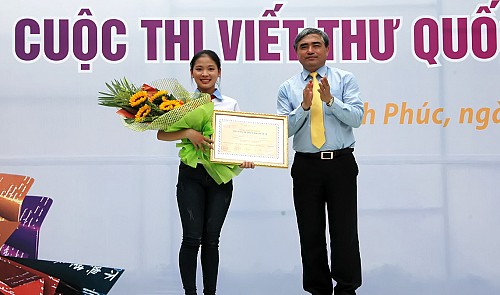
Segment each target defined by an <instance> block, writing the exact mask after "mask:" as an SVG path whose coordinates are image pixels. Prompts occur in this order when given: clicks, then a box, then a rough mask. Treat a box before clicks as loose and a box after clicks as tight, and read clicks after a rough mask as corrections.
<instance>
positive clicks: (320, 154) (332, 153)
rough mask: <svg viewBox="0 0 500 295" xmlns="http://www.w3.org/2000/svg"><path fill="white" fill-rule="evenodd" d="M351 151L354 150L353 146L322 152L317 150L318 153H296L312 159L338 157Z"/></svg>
mask: <svg viewBox="0 0 500 295" xmlns="http://www.w3.org/2000/svg"><path fill="white" fill-rule="evenodd" d="M353 151H354V148H344V149H340V150H334V151H322V152H318V153H301V152H296V154H297V155H299V156H302V157H306V158H312V159H320V160H333V159H335V158H337V157H340V156H342V155H347V154H352V152H353Z"/></svg>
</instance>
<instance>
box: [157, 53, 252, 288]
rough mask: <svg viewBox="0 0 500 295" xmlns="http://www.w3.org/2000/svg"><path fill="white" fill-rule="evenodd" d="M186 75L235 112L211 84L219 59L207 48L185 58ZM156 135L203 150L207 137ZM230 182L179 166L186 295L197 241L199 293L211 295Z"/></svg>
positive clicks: (193, 132) (192, 132)
mask: <svg viewBox="0 0 500 295" xmlns="http://www.w3.org/2000/svg"><path fill="white" fill-rule="evenodd" d="M190 71H191V77H192V78H193V79H194V81H195V83H196V86H197V91H200V92H202V93H209V94H211V95H212V101H213V103H214V108H215V109H218V110H229V111H239V106H238V102H237V101H236V100H235V99H233V98H230V97H228V96H224V95H222V94H221V93H220V91H219V89H217V88H216V82H217V81H218V79H219V78H220V75H221V62H220V59H219V57H218V56H217V54H216V53H215V52H213V51H211V50H202V51H200V52H198V53H196V54H195V55H194V56H193V58H192V59H191V62H190ZM157 137H158V139H159V140H165V141H172V140H179V139H183V138H187V139H189V140H190V141H191V143H192V144H193V145H194V147H195V149H196V150H198V149H201V150H203V151H204V150H205V149H209V148H211V147H212V143H213V141H212V140H211V139H210V138H209V137H205V136H203V135H202V134H201V133H200V132H198V131H196V130H193V129H183V130H180V131H175V132H163V131H158V135H157ZM240 167H241V168H254V167H255V164H254V163H253V162H244V163H242V164H241V165H240ZM232 191H233V183H232V181H229V182H228V183H222V184H220V185H218V184H217V183H216V182H215V181H214V180H213V179H212V178H211V177H210V176H209V174H208V173H207V171H206V170H205V168H204V167H203V165H197V167H196V168H192V167H190V166H188V165H185V164H184V163H182V162H181V163H180V165H179V176H178V182H177V205H178V207H179V213H180V217H181V223H182V244H181V249H180V251H179V269H180V273H181V279H182V285H183V287H184V291H185V294H186V295H196V265H197V257H198V249H199V248H200V245H201V255H200V257H201V267H202V272H203V287H204V288H203V293H204V294H205V295H215V291H216V286H217V273H218V268H219V237H220V232H221V229H222V225H223V223H224V220H225V218H226V214H227V211H228V209H229V204H230V202H231V197H232Z"/></svg>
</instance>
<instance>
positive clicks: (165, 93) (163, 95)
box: [149, 90, 168, 103]
mask: <svg viewBox="0 0 500 295" xmlns="http://www.w3.org/2000/svg"><path fill="white" fill-rule="evenodd" d="M167 94H168V91H166V90H160V91H158V92H156V93H155V94H154V95H153V96H151V97H150V98H149V101H150V102H152V103H154V102H155V100H156V99H158V98H160V97H162V99H163V100H165V97H166V96H167Z"/></svg>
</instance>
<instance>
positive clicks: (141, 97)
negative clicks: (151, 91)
mask: <svg viewBox="0 0 500 295" xmlns="http://www.w3.org/2000/svg"><path fill="white" fill-rule="evenodd" d="M147 98H148V92H147V91H138V92H136V93H135V94H134V95H132V96H131V97H130V99H129V104H130V106H131V107H135V106H138V105H140V104H141V103H143V102H145V101H146V99H147Z"/></svg>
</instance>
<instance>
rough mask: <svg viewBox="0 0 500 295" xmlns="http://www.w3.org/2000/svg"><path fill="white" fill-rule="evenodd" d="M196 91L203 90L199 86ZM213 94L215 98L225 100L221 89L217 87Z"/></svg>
mask: <svg viewBox="0 0 500 295" xmlns="http://www.w3.org/2000/svg"><path fill="white" fill-rule="evenodd" d="M196 92H201V91H200V90H199V89H198V88H196ZM211 95H213V96H215V98H217V99H218V100H223V98H222V94H221V93H220V91H219V89H217V88H215V91H214V93H212V94H211Z"/></svg>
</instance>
